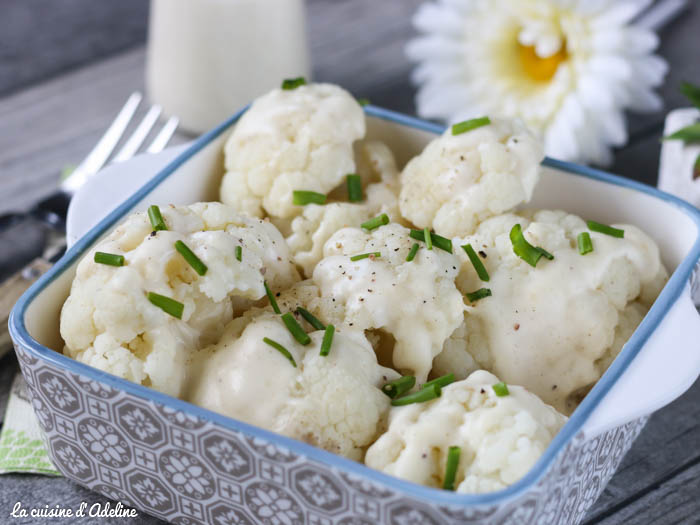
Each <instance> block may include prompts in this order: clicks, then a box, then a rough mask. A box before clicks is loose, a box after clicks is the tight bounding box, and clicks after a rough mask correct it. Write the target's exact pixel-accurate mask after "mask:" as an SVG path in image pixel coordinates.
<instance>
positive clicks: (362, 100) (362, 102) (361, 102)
mask: <svg viewBox="0 0 700 525" xmlns="http://www.w3.org/2000/svg"><path fill="white" fill-rule="evenodd" d="M357 103H358V104H359V105H360V106H363V107H364V106H369V99H368V98H358V99H357Z"/></svg>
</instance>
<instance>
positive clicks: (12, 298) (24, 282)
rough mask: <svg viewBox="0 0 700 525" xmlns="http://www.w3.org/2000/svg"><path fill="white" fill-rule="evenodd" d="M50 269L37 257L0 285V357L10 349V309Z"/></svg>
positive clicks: (44, 261)
mask: <svg viewBox="0 0 700 525" xmlns="http://www.w3.org/2000/svg"><path fill="white" fill-rule="evenodd" d="M49 268H51V263H50V262H49V261H47V260H46V259H43V258H41V257H37V258H36V259H34V260H33V261H32V262H31V263H29V264H28V265H27V266H25V267H24V268H22V269H21V270H20V271H18V272H17V273H15V274H14V275H12V276H11V277H10V278H9V279H7V280H6V281H5V282H4V283H2V284H0V357H2V356H3V355H5V354H6V353H7V351H8V350H9V349H10V348H12V340H11V339H10V333H9V331H8V327H7V321H8V319H9V317H10V311H11V310H12V307H13V306H14V305H15V303H16V302H17V299H19V296H20V295H22V294H23V293H24V292H25V291H26V290H27V288H29V287H30V286H31V285H32V283H33V282H34V281H36V280H37V279H38V278H39V277H41V276H42V275H44V274H45V273H46V272H47V271H48V269H49Z"/></svg>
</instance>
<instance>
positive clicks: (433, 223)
mask: <svg viewBox="0 0 700 525" xmlns="http://www.w3.org/2000/svg"><path fill="white" fill-rule="evenodd" d="M543 156H544V154H543V149H542V144H541V143H540V142H539V141H538V140H537V139H536V138H535V137H534V135H533V134H532V133H531V132H530V131H529V130H528V129H527V128H526V127H525V125H524V124H523V123H522V122H520V121H519V120H503V119H491V124H489V125H487V126H482V127H479V128H476V129H474V130H471V131H468V132H466V133H461V134H459V135H452V131H451V129H447V130H446V131H445V133H444V134H443V135H442V136H441V137H439V138H437V139H435V140H433V141H432V142H430V143H429V144H428V145H427V146H426V147H425V149H424V150H423V152H422V153H421V154H420V155H418V156H417V157H414V158H413V159H412V160H411V161H410V162H409V163H408V164H407V165H406V167H405V168H404V170H403V172H402V174H401V193H400V195H399V206H400V208H401V213H402V215H403V216H404V217H405V218H406V219H408V220H410V221H411V222H412V223H413V224H415V225H416V226H419V227H420V228H425V227H429V228H433V229H434V230H435V231H436V232H437V233H439V234H440V235H444V236H446V237H454V236H457V235H468V234H471V233H473V232H474V230H475V229H476V227H477V226H478V225H479V223H480V222H481V221H483V220H485V219H487V218H489V217H493V216H495V215H498V214H500V213H504V212H506V211H509V210H511V209H513V208H515V207H516V206H517V205H518V204H521V203H523V202H528V201H529V200H530V198H531V197H532V192H533V189H534V187H535V184H537V181H538V179H539V164H540V161H541V160H542V159H543Z"/></svg>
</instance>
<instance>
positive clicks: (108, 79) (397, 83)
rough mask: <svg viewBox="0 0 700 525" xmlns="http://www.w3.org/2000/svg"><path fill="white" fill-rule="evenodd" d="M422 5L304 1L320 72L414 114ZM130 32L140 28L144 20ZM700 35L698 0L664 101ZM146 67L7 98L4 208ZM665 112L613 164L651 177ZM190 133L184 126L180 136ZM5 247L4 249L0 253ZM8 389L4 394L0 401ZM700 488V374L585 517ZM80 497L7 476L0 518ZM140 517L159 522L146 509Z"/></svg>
mask: <svg viewBox="0 0 700 525" xmlns="http://www.w3.org/2000/svg"><path fill="white" fill-rule="evenodd" d="M419 4H420V1H419V0H401V1H399V0H392V1H385V2H381V3H380V2H376V1H373V0H343V1H327V0H309V1H308V14H309V32H310V40H311V47H312V56H313V61H314V76H315V79H316V80H323V81H330V82H336V83H339V84H341V85H343V86H345V87H346V88H348V89H349V90H350V91H351V92H353V93H354V94H356V95H358V96H363V97H368V98H370V99H371V100H372V102H373V103H374V104H376V105H380V106H384V107H387V108H390V109H394V110H397V111H402V112H405V113H414V106H413V95H414V89H413V87H412V86H411V85H410V82H409V79H408V77H409V73H410V70H411V64H410V63H409V62H408V61H407V60H406V58H405V56H404V54H403V46H404V45H405V43H406V41H407V39H408V38H410V37H411V35H413V34H414V33H413V30H412V28H411V26H410V14H411V13H412V12H413V11H414V10H415V8H416V7H417V6H418V5H419ZM3 9H4V8H3ZM3 12H4V11H3ZM134 34H136V35H138V34H139V30H138V28H137V29H134ZM699 35H700V6H695V7H694V8H693V9H691V10H689V11H688V12H686V13H685V14H684V16H682V17H680V18H679V19H678V20H676V21H675V22H674V23H672V24H671V25H669V26H668V27H667V28H666V29H664V30H663V31H662V33H661V37H662V45H661V49H660V53H661V54H662V55H663V56H665V57H666V58H667V60H668V61H669V63H670V65H671V71H670V73H669V75H668V77H667V81H666V84H665V85H664V87H663V88H662V89H661V90H660V91H661V93H662V95H663V98H664V100H665V101H666V110H668V109H670V108H673V107H678V106H681V105H684V101H683V99H682V97H681V96H680V95H679V94H678V92H677V86H678V84H679V82H680V80H681V79H689V80H694V81H696V82H700V68H699V67H698V63H699V60H698V53H699V52H700V45H699V40H700V37H699ZM0 58H1V57H0ZM143 70H144V50H143V48H142V47H136V48H134V49H132V50H131V51H128V52H124V53H121V54H118V55H115V56H112V57H110V58H107V59H103V60H99V61H96V62H92V63H90V64H89V65H87V66H85V67H83V68H82V69H78V70H73V71H70V72H67V73H63V74H60V75H58V76H54V77H53V78H52V79H50V80H47V81H43V82H41V83H36V84H32V85H29V86H26V87H23V88H22V89H20V90H18V91H16V92H15V93H13V94H10V95H8V96H5V97H4V98H0V188H1V190H2V191H0V213H2V212H4V211H9V210H16V209H21V208H23V207H27V206H28V205H30V204H31V203H32V202H34V201H35V200H36V199H38V198H39V197H41V196H43V195H46V194H48V193H50V192H51V191H52V190H53V188H54V187H55V185H56V182H57V174H58V172H59V171H60V169H61V168H62V167H64V166H66V165H69V164H74V163H76V161H79V160H80V159H81V158H82V157H83V156H84V155H85V154H86V153H87V152H88V151H89V150H90V148H91V147H92V145H93V144H94V143H95V142H96V140H97V138H99V136H100V134H101V133H102V131H103V130H104V128H105V126H106V125H107V124H108V123H109V122H110V121H111V119H112V118H113V116H114V115H115V113H116V111H117V110H118V109H119V108H120V107H121V105H122V104H123V102H124V100H125V99H126V97H127V96H128V94H129V93H130V92H132V91H133V90H135V89H143ZM1 73H2V69H1V67H0V74H1ZM54 73H55V72H54ZM23 78H24V77H23ZM664 112H665V110H664ZM664 112H659V113H656V114H649V115H632V116H630V119H629V123H630V125H629V129H630V133H631V140H630V143H629V145H627V146H626V147H624V148H622V149H620V150H619V151H617V153H616V156H615V164H614V165H613V166H612V167H610V168H609V169H610V171H612V172H615V173H619V174H622V175H625V176H628V177H631V178H634V179H637V180H640V181H643V182H647V183H650V184H655V182H656V173H657V166H658V154H659V136H660V131H661V127H662V124H663V118H664ZM188 138H189V137H186V136H183V135H178V136H177V137H176V140H175V143H177V142H182V141H184V140H187V139H188ZM8 249H9V247H8V246H3V247H2V251H7V250H8ZM698 349H699V350H700V342H698ZM13 367H16V363H15V362H14V358H13V357H12V356H10V357H7V358H5V359H4V360H3V361H2V362H1V363H0V372H1V373H0V381H2V382H3V388H4V389H5V390H6V389H7V388H9V384H7V378H8V377H10V376H11V372H12V370H13ZM0 390H1V389H0ZM3 396H4V393H3V392H0V403H3ZM3 407H4V403H3ZM2 409H3V408H2V407H0V410H2ZM698 496H700V382H697V383H696V384H695V385H694V386H693V387H692V388H691V389H690V390H689V391H688V392H687V393H686V394H684V395H683V396H681V397H680V398H679V399H677V400H676V401H674V402H673V403H671V404H670V405H669V406H667V407H665V408H664V409H662V410H660V411H659V412H657V413H656V414H654V415H653V416H652V418H651V420H650V422H649V424H648V425H647V427H646V428H645V430H644V431H643V432H642V434H641V436H640V438H639V439H638V441H637V442H636V443H635V444H634V446H633V448H632V449H631V450H630V452H629V453H628V455H627V457H626V458H625V460H624V462H623V464H622V465H621V467H620V469H619V470H618V472H617V473H616V474H615V476H614V477H613V479H612V481H611V482H610V484H609V485H608V487H607V488H606V489H605V491H604V493H603V494H602V496H601V497H600V499H599V500H598V502H597V503H596V504H595V506H594V507H593V508H592V509H591V511H590V513H589V515H588V517H587V518H586V520H585V522H584V523H587V524H592V523H597V524H606V525H612V524H621V523H625V524H656V523H663V524H673V523H678V524H681V523H682V524H686V523H700V517H699V516H700V498H698ZM82 500H84V501H88V502H96V501H103V499H102V498H101V497H100V496H98V495H96V494H93V493H90V492H88V491H86V490H85V489H82V488H81V487H78V486H76V485H74V484H73V483H71V482H69V481H67V480H65V479H62V478H46V477H40V476H29V475H6V476H0V515H2V516H7V514H6V513H9V511H10V509H11V507H12V505H13V504H14V503H15V502H16V501H23V502H25V503H28V502H29V501H32V502H34V503H35V504H36V505H49V506H53V505H55V504H59V503H60V504H62V505H77V504H78V503H79V502H80V501H82ZM0 521H2V520H0ZM57 521H60V520H57ZM15 522H16V523H32V521H31V520H28V521H22V520H16V521H15ZM127 522H129V521H128V520H124V519H115V520H100V523H120V524H123V523H127ZM66 523H67V521H66ZM81 523H91V521H90V520H89V519H85V520H81ZM95 523H97V521H95ZM133 523H160V522H159V521H158V520H156V519H154V518H150V517H147V516H142V517H140V518H138V519H135V520H134V521H133Z"/></svg>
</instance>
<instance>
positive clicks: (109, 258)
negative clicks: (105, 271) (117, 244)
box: [95, 252, 124, 266]
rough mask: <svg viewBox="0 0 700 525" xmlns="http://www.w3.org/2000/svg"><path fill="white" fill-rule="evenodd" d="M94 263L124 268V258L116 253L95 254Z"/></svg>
mask: <svg viewBox="0 0 700 525" xmlns="http://www.w3.org/2000/svg"><path fill="white" fill-rule="evenodd" d="M95 262H96V263H99V264H107V265H109V266H124V256H123V255H117V254H116V253H106V252H95Z"/></svg>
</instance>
